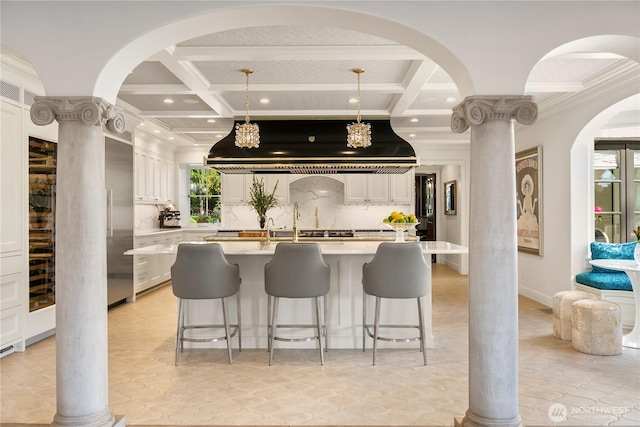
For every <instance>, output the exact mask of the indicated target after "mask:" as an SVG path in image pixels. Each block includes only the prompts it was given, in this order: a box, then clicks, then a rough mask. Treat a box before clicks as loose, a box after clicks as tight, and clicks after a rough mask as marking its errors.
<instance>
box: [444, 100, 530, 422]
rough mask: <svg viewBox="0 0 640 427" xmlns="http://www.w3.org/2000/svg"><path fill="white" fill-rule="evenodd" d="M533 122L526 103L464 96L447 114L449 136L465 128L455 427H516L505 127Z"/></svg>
mask: <svg viewBox="0 0 640 427" xmlns="http://www.w3.org/2000/svg"><path fill="white" fill-rule="evenodd" d="M536 117H537V106H536V104H535V103H534V102H533V101H532V98H531V97H530V96H471V97H467V98H466V99H465V100H464V101H463V102H461V103H460V104H459V105H457V106H456V107H455V108H454V110H453V116H452V120H451V128H452V129H453V131H454V132H458V133H460V132H464V131H465V130H467V129H468V128H469V126H471V153H470V154H471V166H470V183H471V185H470V189H469V195H470V196H469V218H470V221H469V409H468V410H467V413H466V416H465V417H464V418H463V419H462V420H461V421H460V420H456V421H455V424H456V425H457V426H464V427H480V426H483V427H484V426H504V427H516V426H522V419H521V418H520V415H519V413H518V271H517V249H518V248H517V233H516V174H515V144H514V123H513V120H514V119H516V120H518V122H520V123H522V124H531V123H533V122H534V121H535V119H536Z"/></svg>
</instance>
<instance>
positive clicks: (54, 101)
mask: <svg viewBox="0 0 640 427" xmlns="http://www.w3.org/2000/svg"><path fill="white" fill-rule="evenodd" d="M31 120H32V121H33V123H35V124H37V125H40V126H45V125H48V124H50V123H53V121H54V120H57V121H58V122H60V123H62V122H80V123H83V124H85V125H94V126H102V125H105V126H106V128H107V129H108V130H109V131H111V132H117V133H122V132H124V129H125V120H124V114H123V112H122V109H121V108H120V107H116V106H115V105H112V104H110V103H108V102H107V101H105V100H104V99H102V98H96V97H92V96H64V97H63V96H36V97H35V103H34V104H33V105H32V106H31Z"/></svg>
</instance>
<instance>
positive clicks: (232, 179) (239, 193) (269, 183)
mask: <svg viewBox="0 0 640 427" xmlns="http://www.w3.org/2000/svg"><path fill="white" fill-rule="evenodd" d="M221 176H222V195H221V197H222V203H247V201H248V200H249V197H250V189H251V183H252V182H253V176H254V175H249V174H237V175H236V174H226V173H223V174H222V175H221ZM255 177H256V178H257V179H263V180H264V187H265V190H266V191H268V192H271V191H273V189H274V188H275V186H276V184H277V185H278V187H277V188H276V197H278V201H279V202H280V204H283V205H284V204H287V203H289V175H286V174H258V173H257V174H255Z"/></svg>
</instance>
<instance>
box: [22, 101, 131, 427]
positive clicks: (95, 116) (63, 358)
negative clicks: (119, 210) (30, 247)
mask: <svg viewBox="0 0 640 427" xmlns="http://www.w3.org/2000/svg"><path fill="white" fill-rule="evenodd" d="M31 120H32V121H33V122H34V123H35V124H37V125H48V124H50V123H52V122H53V121H54V120H57V121H58V123H59V127H58V157H57V170H56V173H57V184H56V185H57V191H56V211H55V228H56V243H55V251H56V403H57V413H56V415H55V417H54V420H53V424H54V425H59V426H80V425H82V426H113V425H114V423H116V420H115V417H114V416H113V415H112V414H111V410H110V409H109V406H108V373H107V371H108V366H107V365H108V354H107V338H108V337H107V273H106V272H107V268H106V265H107V255H106V230H105V224H106V203H105V201H106V200H105V199H106V197H105V175H104V160H105V159H104V156H105V150H104V137H103V133H102V125H103V124H105V125H106V126H107V127H108V128H109V129H110V130H113V131H116V132H122V131H124V116H123V114H122V113H121V112H120V111H118V110H116V109H115V108H114V107H113V106H111V105H110V104H109V103H107V102H105V101H104V100H102V99H101V98H92V97H36V101H35V103H34V105H33V106H32V107H31ZM118 422H119V423H122V424H123V419H119V420H118Z"/></svg>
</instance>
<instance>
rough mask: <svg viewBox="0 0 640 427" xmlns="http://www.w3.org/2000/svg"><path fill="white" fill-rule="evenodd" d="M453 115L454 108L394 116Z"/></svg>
mask: <svg viewBox="0 0 640 427" xmlns="http://www.w3.org/2000/svg"><path fill="white" fill-rule="evenodd" d="M451 113H453V106H452V107H451V108H443V109H435V108H434V109H432V110H406V111H404V112H403V113H402V114H394V116H398V115H401V116H403V117H414V116H447V115H451Z"/></svg>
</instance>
